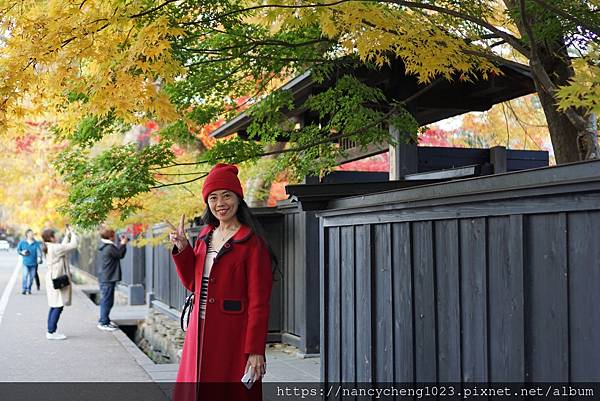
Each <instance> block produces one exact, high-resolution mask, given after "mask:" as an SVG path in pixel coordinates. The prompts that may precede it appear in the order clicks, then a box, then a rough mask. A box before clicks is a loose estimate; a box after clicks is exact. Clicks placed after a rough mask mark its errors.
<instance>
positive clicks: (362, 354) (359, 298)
mask: <svg viewBox="0 0 600 401" xmlns="http://www.w3.org/2000/svg"><path fill="white" fill-rule="evenodd" d="M371 246H372V241H371V227H370V226H357V227H356V265H357V266H359V268H358V269H357V270H356V332H357V333H360V341H357V342H356V379H357V381H358V382H363V383H364V382H371V381H372V380H373V376H374V369H373V355H372V354H373V349H372V344H373V332H372V316H371V302H372V295H371V279H372V275H371V269H372V262H371Z"/></svg>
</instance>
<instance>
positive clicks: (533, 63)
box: [519, 0, 587, 132]
mask: <svg viewBox="0 0 600 401" xmlns="http://www.w3.org/2000/svg"><path fill="white" fill-rule="evenodd" d="M519 11H520V13H521V23H522V24H523V29H524V30H525V32H526V33H527V36H528V37H529V43H530V46H529V47H530V48H531V55H530V58H529V66H530V67H531V70H532V72H533V73H534V74H535V76H536V78H537V79H538V82H539V83H540V86H541V89H542V90H543V91H544V92H546V93H548V94H549V95H550V96H552V97H555V94H556V91H557V89H558V88H557V87H556V85H555V84H554V82H552V80H551V79H550V76H549V75H548V73H547V72H546V70H545V69H544V66H543V64H542V61H541V60H540V56H539V54H538V52H537V48H536V46H535V37H534V35H533V29H531V25H529V20H528V18H527V10H526V8H525V0H519ZM565 115H566V116H567V118H568V119H569V121H570V122H571V124H573V126H574V127H575V128H576V129H577V131H580V132H581V131H587V121H585V119H584V118H583V117H582V116H580V115H579V114H578V113H577V112H576V111H575V110H574V109H573V108H572V107H569V108H568V109H566V110H565Z"/></svg>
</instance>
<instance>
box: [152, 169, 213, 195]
mask: <svg viewBox="0 0 600 401" xmlns="http://www.w3.org/2000/svg"><path fill="white" fill-rule="evenodd" d="M196 164H197V163H196ZM207 175H208V173H204V174H202V175H201V176H199V177H196V178H193V179H191V180H188V181H182V182H172V183H170V184H162V183H161V184H160V185H156V186H154V187H150V189H158V188H165V187H172V186H175V185H183V184H189V183H190V182H194V181H198V180H201V179H202V178H204V177H206V176H207Z"/></svg>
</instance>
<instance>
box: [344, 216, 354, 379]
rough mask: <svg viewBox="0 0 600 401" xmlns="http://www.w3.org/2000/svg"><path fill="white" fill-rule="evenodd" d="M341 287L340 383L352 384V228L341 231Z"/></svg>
mask: <svg viewBox="0 0 600 401" xmlns="http://www.w3.org/2000/svg"><path fill="white" fill-rule="evenodd" d="M341 236H342V241H341V248H342V251H341V258H342V259H341V263H342V266H343V268H342V270H341V276H342V277H341V279H342V282H341V285H342V297H341V298H342V305H341V313H342V318H341V320H342V324H341V327H340V330H341V337H342V339H341V344H342V356H341V358H342V368H341V369H342V375H341V377H342V381H343V382H352V381H355V380H356V336H357V334H358V333H357V332H356V327H355V322H356V312H355V302H356V297H355V292H354V288H355V282H356V278H355V275H356V267H357V266H356V264H355V263H354V247H355V242H354V241H355V235H354V227H352V226H351V227H343V228H342V229H341Z"/></svg>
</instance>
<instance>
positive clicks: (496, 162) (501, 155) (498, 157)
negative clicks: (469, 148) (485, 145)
mask: <svg viewBox="0 0 600 401" xmlns="http://www.w3.org/2000/svg"><path fill="white" fill-rule="evenodd" d="M507 163H508V162H507V158H506V148H505V147H504V146H494V147H491V148H490V164H491V165H492V166H493V167H494V174H498V173H506V171H507Z"/></svg>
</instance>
